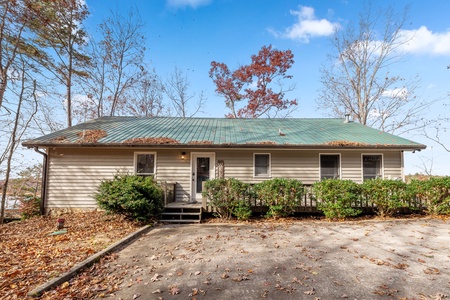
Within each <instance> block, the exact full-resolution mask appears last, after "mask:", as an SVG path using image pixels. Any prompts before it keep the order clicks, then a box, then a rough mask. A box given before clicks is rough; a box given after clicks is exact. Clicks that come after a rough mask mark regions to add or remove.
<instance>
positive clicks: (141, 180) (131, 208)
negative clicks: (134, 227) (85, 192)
mask: <svg viewBox="0 0 450 300" xmlns="http://www.w3.org/2000/svg"><path fill="white" fill-rule="evenodd" d="M95 199H96V201H97V203H98V206H99V207H100V208H102V209H104V210H105V211H107V212H111V213H115V214H120V215H124V216H126V217H128V218H132V219H138V220H147V219H149V218H152V217H156V216H158V215H159V214H160V213H161V212H162V209H163V206H164V205H163V190H162V189H161V187H159V186H158V185H157V184H156V182H155V181H154V180H153V178H152V177H142V176H137V175H128V174H117V175H115V176H114V178H113V179H112V180H105V181H102V183H101V184H100V186H99V187H98V190H97V193H96V194H95Z"/></svg>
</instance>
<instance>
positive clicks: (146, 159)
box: [134, 153, 156, 175]
mask: <svg viewBox="0 0 450 300" xmlns="http://www.w3.org/2000/svg"><path fill="white" fill-rule="evenodd" d="M155 162H156V153H135V154H134V163H135V173H136V175H155V173H156V172H155V171H156V170H155V166H156V163H155Z"/></svg>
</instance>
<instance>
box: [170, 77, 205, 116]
mask: <svg viewBox="0 0 450 300" xmlns="http://www.w3.org/2000/svg"><path fill="white" fill-rule="evenodd" d="M190 86H191V83H190V81H189V79H188V77H187V76H186V75H185V74H184V73H183V72H182V71H181V70H180V69H178V68H175V69H174V71H173V73H172V74H171V75H170V76H169V78H168V79H167V80H166V82H165V85H164V92H165V94H166V95H167V97H169V100H170V102H171V104H172V107H173V109H174V111H175V113H176V115H177V116H178V117H182V118H190V117H193V116H194V115H195V114H197V113H198V112H200V111H201V110H202V109H203V108H204V106H205V103H206V97H205V95H204V92H203V91H200V93H199V94H198V95H196V94H195V93H191V92H190V91H189V90H190ZM196 96H197V101H196V103H194V104H192V102H193V101H192V100H194V99H195V98H196Z"/></svg>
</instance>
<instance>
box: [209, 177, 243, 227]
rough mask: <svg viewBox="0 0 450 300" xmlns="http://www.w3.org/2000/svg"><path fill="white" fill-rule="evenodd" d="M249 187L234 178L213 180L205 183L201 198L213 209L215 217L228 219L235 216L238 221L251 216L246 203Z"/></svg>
mask: <svg viewBox="0 0 450 300" xmlns="http://www.w3.org/2000/svg"><path fill="white" fill-rule="evenodd" d="M250 192H251V191H250V190H249V185H248V184H247V183H244V182H242V181H240V180H237V179H234V178H225V179H213V180H208V181H206V182H205V190H204V191H203V193H202V194H203V196H204V197H206V198H207V199H208V200H209V201H210V202H209V205H210V206H212V207H213V208H215V213H214V214H215V215H216V216H217V217H219V218H221V219H230V218H231V216H232V215H235V216H236V217H238V219H240V220H246V219H248V218H249V217H250V216H251V213H252V211H251V209H250V203H249V202H248V198H249V193H250Z"/></svg>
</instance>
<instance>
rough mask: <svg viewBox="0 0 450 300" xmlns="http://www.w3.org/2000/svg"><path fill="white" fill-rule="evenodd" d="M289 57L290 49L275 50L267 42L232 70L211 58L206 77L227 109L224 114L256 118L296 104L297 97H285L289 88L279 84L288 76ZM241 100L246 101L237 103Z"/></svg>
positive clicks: (291, 57) (291, 56)
mask: <svg viewBox="0 0 450 300" xmlns="http://www.w3.org/2000/svg"><path fill="white" fill-rule="evenodd" d="M293 58H294V54H292V52H291V50H286V51H281V50H276V49H272V46H271V45H269V46H263V47H262V48H261V50H260V51H259V52H258V54H257V55H252V62H251V64H249V65H243V66H240V67H239V68H237V69H236V70H234V71H233V70H230V69H229V68H228V66H227V65H226V64H224V63H220V62H216V61H213V62H211V69H210V71H209V77H211V78H212V79H213V81H214V83H215V85H216V92H217V93H218V94H219V95H222V96H223V97H225V103H226V105H227V107H228V108H229V109H230V110H231V112H230V113H228V114H227V115H226V117H227V118H258V117H260V116H263V115H268V114H270V113H274V112H275V113H276V112H278V111H280V110H286V109H289V108H290V107H292V106H294V105H297V100H287V99H285V93H286V92H287V91H289V90H291V89H292V88H288V89H287V90H284V89H283V84H282V81H283V80H285V79H291V78H292V76H291V75H287V74H286V72H287V71H288V70H289V69H290V68H291V66H292V64H293V63H294V59H293ZM244 100H247V103H246V104H245V105H243V104H241V105H239V103H240V102H243V101H244ZM238 106H241V107H240V108H238Z"/></svg>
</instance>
